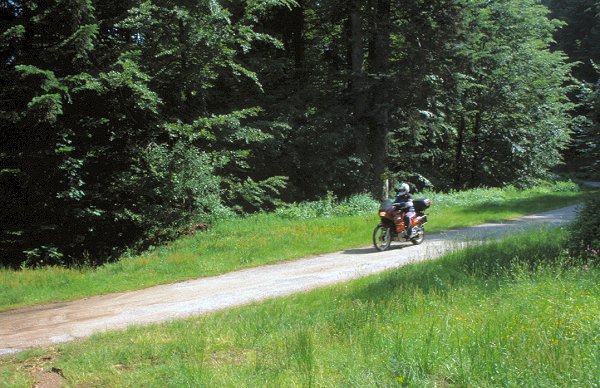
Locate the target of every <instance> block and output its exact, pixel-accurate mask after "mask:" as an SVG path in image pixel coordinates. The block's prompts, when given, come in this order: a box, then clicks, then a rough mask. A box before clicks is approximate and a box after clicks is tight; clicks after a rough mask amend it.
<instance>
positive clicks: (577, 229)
mask: <svg viewBox="0 0 600 388" xmlns="http://www.w3.org/2000/svg"><path fill="white" fill-rule="evenodd" d="M569 250H570V252H571V254H572V255H573V256H575V257H578V258H582V259H586V260H589V261H598V260H599V259H600V194H598V193H593V194H591V195H590V196H588V197H587V198H586V200H585V203H584V205H583V207H582V208H581V209H580V210H579V211H578V214H577V219H576V221H575V223H574V226H573V232H572V233H571V238H570V242H569Z"/></svg>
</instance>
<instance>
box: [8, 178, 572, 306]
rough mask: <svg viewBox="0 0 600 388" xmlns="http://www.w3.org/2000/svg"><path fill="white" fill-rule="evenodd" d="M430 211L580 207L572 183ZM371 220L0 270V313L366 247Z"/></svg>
mask: <svg viewBox="0 0 600 388" xmlns="http://www.w3.org/2000/svg"><path fill="white" fill-rule="evenodd" d="M429 195H430V196H431V197H432V198H433V200H434V205H433V206H432V208H431V211H430V212H429V214H431V217H430V222H429V224H428V228H427V231H428V233H435V232H440V231H443V230H447V229H450V228H459V227H465V226H471V225H476V224H480V223H484V222H491V221H499V220H505V219H509V218H513V217H518V216H522V215H525V214H530V213H534V212H540V211H545V210H550V209H555V208H559V207H562V206H567V205H570V204H573V203H577V202H578V201H580V199H581V196H582V192H581V191H579V189H578V188H577V186H576V185H574V184H571V183H558V184H554V185H550V186H538V187H535V188H533V189H530V190H524V191H519V190H516V189H514V188H507V189H505V190H499V189H476V190H469V191H465V192H457V193H450V194H434V193H429ZM376 211H377V205H376V204H375V205H374V208H373V214H372V215H358V216H346V217H318V218H308V219H297V218H286V217H282V216H281V215H277V214H259V215H255V216H251V217H247V218H240V219H237V220H229V221H224V222H222V223H220V224H218V225H216V226H215V227H213V228H211V229H210V230H209V231H206V232H201V233H197V234H196V235H194V236H191V237H186V238H182V239H180V240H177V241H175V242H172V243H170V244H167V245H165V246H162V247H158V248H156V249H153V250H151V251H148V252H146V253H144V254H142V255H138V256H133V257H123V258H122V259H121V260H119V261H118V262H115V263H110V264H106V265H103V266H101V267H98V268H85V267H84V268H80V269H70V268H62V267H46V268H39V269H27V268H26V269H22V270H19V271H14V270H9V269H0V311H4V310H8V309H12V308H16V307H22V306H27V305H33V304H41V303H47V302H55V301H65V300H73V299H78V298H83V297H88V296H92V295H99V294H106V293H110V292H118V291H126V290H133V289H141V288H145V287H149V286H153V285H157V284H165V283H171V282H176V281H181V280H186V279H192V278H198V277H203V276H210V275H217V274H221V273H225V272H229V271H233V270H237V269H241V268H247V267H252V266H258V265H264V264H269V263H275V262H279V261H284V260H291V259H297V258H301V257H305V256H310V255H315V254H320V253H327V252H334V251H337V250H341V249H348V248H354V247H358V246H365V245H369V244H370V243H371V234H372V230H373V228H374V227H375V225H376V224H377V222H378V219H377V218H376V216H375V213H376Z"/></svg>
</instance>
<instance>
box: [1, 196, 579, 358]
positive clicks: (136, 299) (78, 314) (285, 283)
mask: <svg viewBox="0 0 600 388" xmlns="http://www.w3.org/2000/svg"><path fill="white" fill-rule="evenodd" d="M574 212H575V206H571V207H566V208H563V209H559V210H554V211H550V212H546V213H540V214H534V215H530V216H526V217H523V218H520V219H518V220H515V221H510V222H504V223H495V224H485V225H479V226H475V227H471V228H465V229H460V230H455V231H450V232H447V233H441V234H437V235H427V236H426V239H425V242H424V243H423V244H422V245H420V246H412V245H411V244H399V245H397V246H392V249H390V250H389V251H386V252H376V251H375V250H374V249H373V248H371V247H365V248H358V249H350V250H346V251H342V252H337V253H332V254H326V255H320V256H316V257H310V258H306V259H301V260H297V261H291V262H286V263H281V264H275V265H268V266H264V267H257V268H252V269H247V270H243V271H237V272H232V273H228V274H225V275H221V276H216V277H210V278H202V279H198V280H191V281H186V282H181V283H175V284H169V285H162V286H157V287H151V288H147V289H144V290H139V291H132V292H125V293H118V294H110V295H104V296H98V297H92V298H88V299H84V300H78V301H73V302H67V303H57V304H52V305H43V306H36V307H32V308H26V309H21V310H14V311H8V312H5V313H1V314H0V355H4V354H11V353H16V352H19V351H22V350H24V349H27V348H32V347H43V346H48V345H52V344H56V343H60V342H66V341H72V340H76V339H79V338H85V337H88V336H90V335H91V334H93V333H96V332H100V331H106V330H115V329H122V328H125V327H127V326H129V325H136V324H148V323H152V322H161V321H167V320H173V319H178V318H183V317H187V316H190V315H198V314H203V313H208V312H211V311H216V310H222V309H227V308H230V307H234V306H239V305H244V304H248V303H252V302H255V301H259V300H263V299H267V298H273V297H278V296H283V295H289V294H292V293H296V292H301V291H306V290H310V289H313V288H316V287H322V286H326V285H330V284H334V283H340V282H345V281H348V280H351V279H355V278H358V277H361V276H366V275H370V274H374V273H377V272H381V271H385V270H387V269H391V268H396V267H399V266H402V265H405V264H407V263H410V262H414V261H419V260H424V259H431V258H435V257H438V256H440V255H442V254H443V253H445V252H448V251H449V250H452V249H455V248H457V247H460V245H461V244H463V243H464V242H465V241H468V240H480V239H489V238H497V237H498V236H499V235H503V234H507V233H513V232H517V231H521V230H523V229H524V228H528V227H530V226H531V225H535V224H540V223H552V224H556V225H560V224H561V223H565V222H568V221H570V220H572V219H573V217H574Z"/></svg>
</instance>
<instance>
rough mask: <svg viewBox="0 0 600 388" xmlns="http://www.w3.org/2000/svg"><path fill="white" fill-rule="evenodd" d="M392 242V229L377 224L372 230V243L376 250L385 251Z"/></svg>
mask: <svg viewBox="0 0 600 388" xmlns="http://www.w3.org/2000/svg"><path fill="white" fill-rule="evenodd" d="M391 244H392V230H391V229H390V227H388V226H385V225H377V226H376V227H375V230H374V231H373V245H374V246H375V249H377V250H378V251H380V252H381V251H385V250H386V249H388V248H389V247H390V245H391Z"/></svg>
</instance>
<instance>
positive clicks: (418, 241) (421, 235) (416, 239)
mask: <svg viewBox="0 0 600 388" xmlns="http://www.w3.org/2000/svg"><path fill="white" fill-rule="evenodd" d="M423 240H425V230H424V229H423V228H419V230H417V233H416V236H415V237H413V238H411V239H410V242H411V243H413V244H414V245H419V244H421V243H422V242H423Z"/></svg>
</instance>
